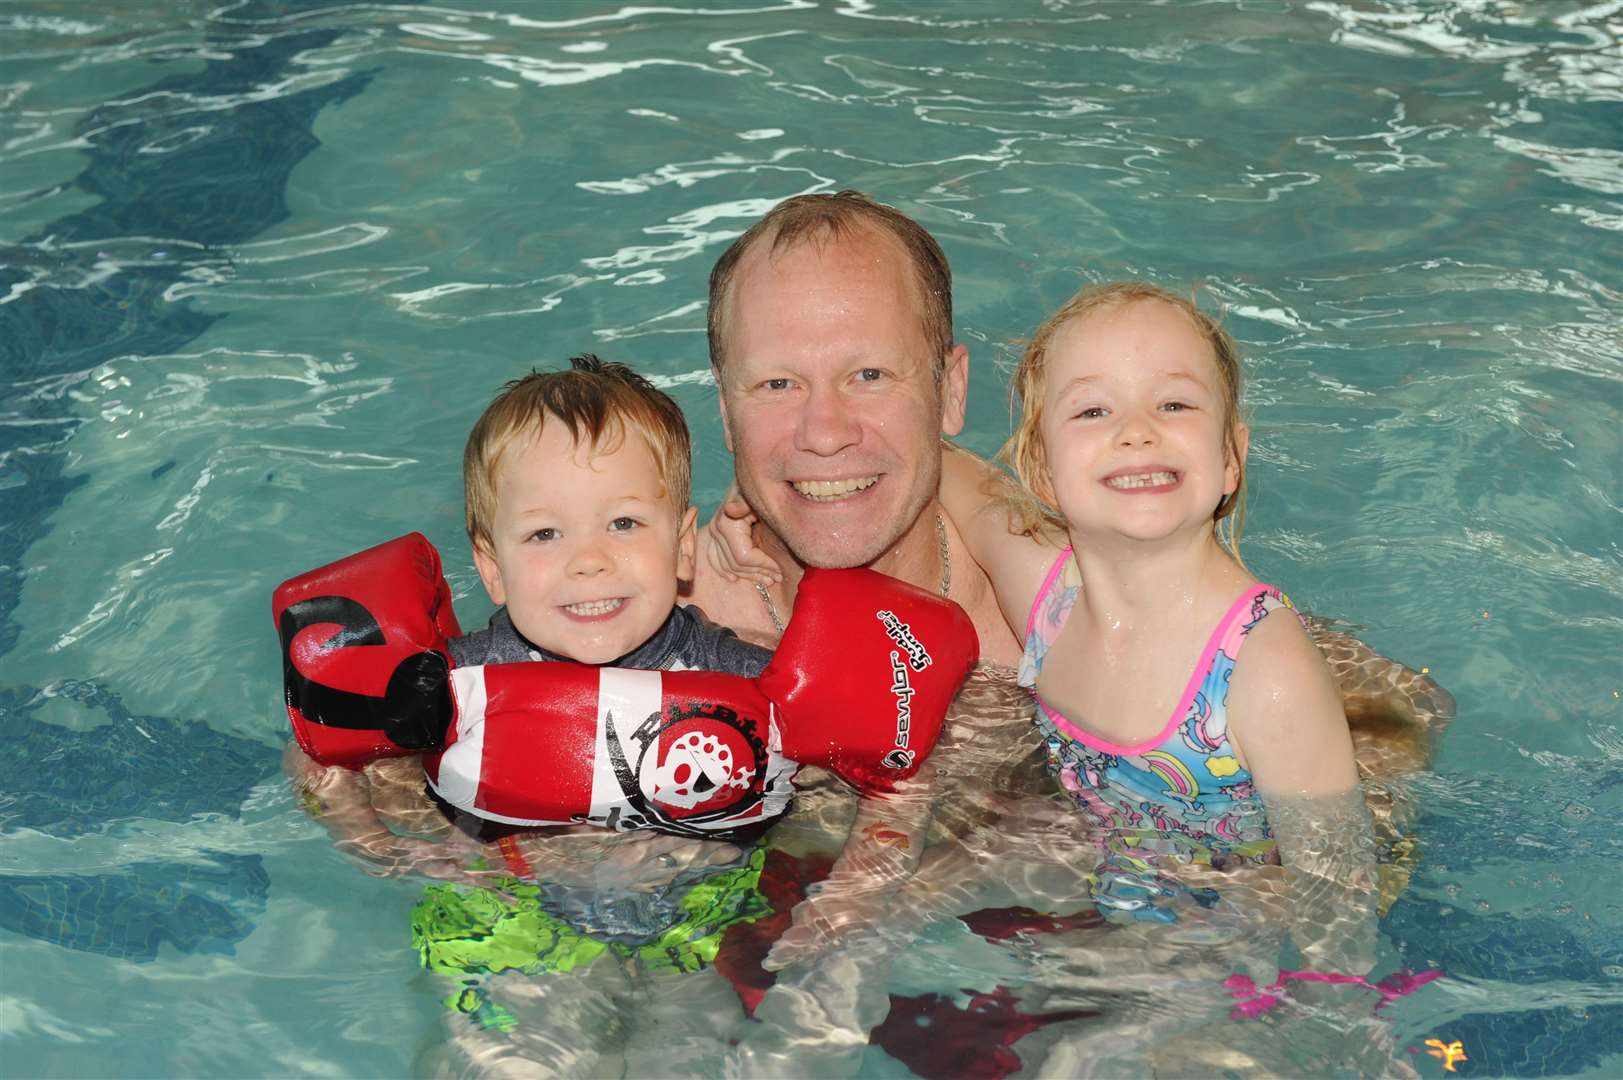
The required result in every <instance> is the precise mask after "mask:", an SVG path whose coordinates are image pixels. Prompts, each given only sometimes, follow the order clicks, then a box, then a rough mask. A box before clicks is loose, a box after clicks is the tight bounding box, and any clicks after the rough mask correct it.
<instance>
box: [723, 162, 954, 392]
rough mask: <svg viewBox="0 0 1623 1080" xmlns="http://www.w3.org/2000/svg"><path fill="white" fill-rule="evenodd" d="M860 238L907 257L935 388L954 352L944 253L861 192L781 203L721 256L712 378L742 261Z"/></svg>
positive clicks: (926, 235)
mask: <svg viewBox="0 0 1623 1080" xmlns="http://www.w3.org/2000/svg"><path fill="white" fill-rule="evenodd" d="M864 232H867V233H875V234H878V235H880V236H886V237H890V238H891V239H893V240H895V241H896V242H897V243H898V244H900V245H901V247H902V250H903V252H905V253H906V256H907V261H908V263H909V264H910V265H911V266H912V268H913V281H914V287H915V288H916V289H917V290H918V294H919V299H920V304H921V310H920V312H919V315H920V318H921V319H922V322H923V330H924V340H925V341H927V342H929V344H930V348H931V349H932V350H933V351H934V352H935V377H936V382H937V384H938V385H939V384H940V381H941V376H942V373H943V371H944V370H945V367H946V359H947V353H948V352H949V351H950V350H951V349H952V270H951V268H949V267H948V265H947V256H946V253H945V252H943V251H942V250H941V245H940V244H938V243H936V241H935V237H933V236H931V235H930V234H929V233H928V232H926V231H925V229H924V227H923V226H922V225H920V224H919V223H918V222H916V221H914V220H913V219H912V218H910V217H908V216H907V215H906V214H904V213H902V212H901V211H900V210H897V209H896V208H894V207H890V206H886V205H885V204H884V203H881V202H877V201H875V200H874V199H873V198H871V197H870V196H868V195H865V194H863V193H862V192H860V191H839V192H835V193H834V194H832V195H829V194H821V195H796V196H795V197H794V198H791V199H785V200H784V201H783V202H780V203H779V204H778V205H777V206H774V207H773V208H772V209H771V210H769V211H768V212H767V214H766V216H765V217H763V218H762V219H761V220H760V221H757V222H756V223H755V224H754V225H751V226H750V227H749V229H747V230H746V231H745V232H744V235H742V236H740V237H739V238H738V239H737V240H734V241H733V243H732V246H731V247H729V248H728V249H727V250H726V251H724V252H722V255H721V258H719V259H717V260H716V265H715V266H714V267H713V268H712V269H711V271H710V316H709V332H710V366H711V367H712V368H714V369H715V371H716V373H717V374H718V375H720V374H721V372H722V371H723V370H725V368H726V364H727V346H726V336H727V330H728V319H729V317H730V315H731V307H732V286H733V278H734V276H735V275H736V273H737V271H738V264H739V263H740V262H741V261H743V259H744V256H746V255H748V254H749V252H750V251H751V250H752V249H754V248H755V246H756V245H757V244H761V243H767V244H770V247H768V248H767V252H768V254H775V253H777V252H779V251H784V250H786V249H788V248H791V247H793V246H794V245H796V244H800V243H807V242H810V243H824V242H826V241H828V240H831V239H833V240H847V239H850V238H852V237H854V236H860V235H861V234H863V233H864Z"/></svg>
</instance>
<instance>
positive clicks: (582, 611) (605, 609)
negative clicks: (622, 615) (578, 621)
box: [564, 597, 625, 615]
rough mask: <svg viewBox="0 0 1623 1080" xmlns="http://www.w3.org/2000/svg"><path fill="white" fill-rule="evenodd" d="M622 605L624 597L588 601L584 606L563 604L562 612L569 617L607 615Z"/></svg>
mask: <svg viewBox="0 0 1623 1080" xmlns="http://www.w3.org/2000/svg"><path fill="white" fill-rule="evenodd" d="M623 603H625V598H624V597H618V598H616V599H613V600H588V601H587V602H586V603H584V604H565V605H564V610H565V611H567V612H569V613H570V614H571V615H607V614H608V613H609V612H611V611H613V610H614V609H615V608H617V607H619V606H620V605H621V604H623Z"/></svg>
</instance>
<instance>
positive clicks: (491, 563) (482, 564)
mask: <svg viewBox="0 0 1623 1080" xmlns="http://www.w3.org/2000/svg"><path fill="white" fill-rule="evenodd" d="M473 565H474V567H475V568H476V569H477V570H478V571H479V580H480V581H482V582H484V583H485V592H487V593H489V594H490V602H491V603H492V604H495V605H496V606H497V607H500V606H501V605H503V604H505V603H507V590H506V589H504V588H502V568H501V567H500V566H498V565H496V556H495V553H493V552H492V551H491V550H490V545H489V544H487V543H486V542H485V541H483V540H475V541H474V542H473Z"/></svg>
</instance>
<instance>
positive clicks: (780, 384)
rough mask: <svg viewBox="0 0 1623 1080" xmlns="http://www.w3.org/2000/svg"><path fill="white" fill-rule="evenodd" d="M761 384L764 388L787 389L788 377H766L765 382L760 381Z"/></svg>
mask: <svg viewBox="0 0 1623 1080" xmlns="http://www.w3.org/2000/svg"><path fill="white" fill-rule="evenodd" d="M761 385H762V386H763V387H765V388H766V389H768V390H787V389H789V380H788V379H768V380H767V381H766V382H764V383H762V384H761Z"/></svg>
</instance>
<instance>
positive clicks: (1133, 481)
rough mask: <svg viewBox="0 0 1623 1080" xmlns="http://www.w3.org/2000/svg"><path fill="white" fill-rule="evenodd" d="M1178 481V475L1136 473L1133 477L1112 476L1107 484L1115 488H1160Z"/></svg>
mask: <svg viewBox="0 0 1623 1080" xmlns="http://www.w3.org/2000/svg"><path fill="white" fill-rule="evenodd" d="M1177 479H1178V476H1177V474H1176V473H1169V472H1144V473H1134V474H1132V475H1131V476H1112V477H1111V478H1110V479H1109V480H1106V481H1105V483H1106V484H1109V485H1110V486H1111V487H1113V488H1141V487H1160V486H1161V485H1162V484H1171V483H1175V482H1176V481H1177Z"/></svg>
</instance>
